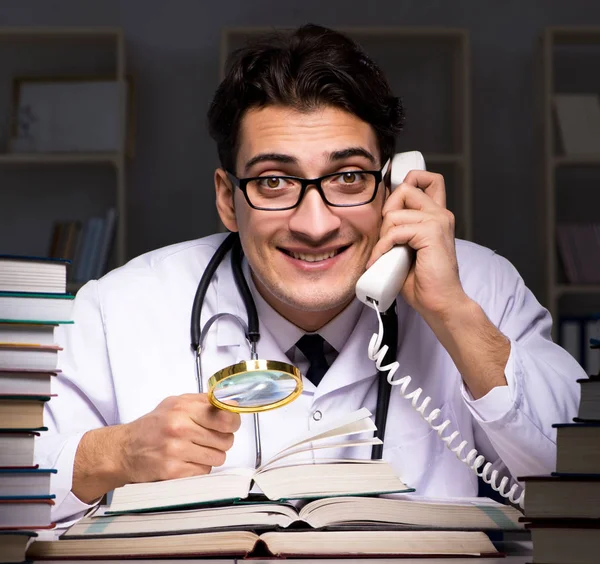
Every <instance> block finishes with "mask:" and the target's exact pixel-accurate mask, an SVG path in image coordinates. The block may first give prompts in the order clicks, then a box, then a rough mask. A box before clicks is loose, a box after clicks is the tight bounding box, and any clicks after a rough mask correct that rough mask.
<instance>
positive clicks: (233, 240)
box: [191, 233, 398, 468]
mask: <svg viewBox="0 0 600 564" xmlns="http://www.w3.org/2000/svg"><path fill="white" fill-rule="evenodd" d="M228 252H231V267H232V271H233V278H234V280H235V284H236V287H237V289H238V291H239V292H240V295H241V297H242V300H243V302H244V307H245V309H246V316H247V318H248V321H247V323H246V322H245V321H244V320H243V319H242V318H240V317H239V316H237V315H234V314H232V313H227V312H223V313H217V314H215V315H213V316H212V317H211V318H210V319H209V320H208V321H207V322H206V323H205V325H204V327H201V313H202V305H203V303H204V299H205V297H206V293H207V291H208V287H209V285H210V283H211V280H212V278H213V277H214V275H215V273H216V271H217V268H218V267H219V265H220V264H221V263H222V262H223V260H224V258H225V256H226V255H227V253H228ZM242 259H243V251H242V245H241V243H240V238H239V235H238V234H237V233H230V234H229V235H228V236H227V237H226V238H225V239H224V240H223V242H222V243H221V245H220V246H219V248H218V249H217V250H216V251H215V253H214V255H213V256H212V258H211V259H210V261H209V263H208V265H207V267H206V269H205V271H204V273H203V275H202V278H201V279H200V283H199V284H198V288H197V290H196V295H195V296H194V304H193V307H192V315H191V341H192V343H191V346H192V351H193V352H194V354H195V364H196V381H197V385H198V391H199V392H200V393H203V392H204V385H203V382H202V365H201V353H202V346H203V344H204V339H205V338H206V335H207V333H208V331H209V330H210V328H211V326H212V325H213V324H214V323H215V321H217V320H218V319H221V318H223V317H229V318H231V319H233V320H235V321H236V322H237V323H239V324H240V326H241V327H242V328H243V330H244V334H245V336H246V340H247V341H248V345H249V347H250V360H245V361H241V362H238V363H237V364H234V365H232V366H227V367H226V368H223V369H222V370H219V371H218V372H217V373H216V374H214V375H212V376H211V377H210V378H209V380H208V399H209V401H210V402H211V404H213V405H214V406H216V407H218V408H219V409H224V410H226V411H232V412H236V413H253V415H254V442H255V446H256V463H255V466H256V468H258V467H259V466H260V464H261V459H262V446H261V437H260V421H259V417H258V415H259V413H260V412H262V411H267V410H271V409H275V408H278V407H281V406H283V405H286V404H288V403H290V402H291V401H293V400H295V399H296V398H297V397H298V396H299V395H300V394H301V393H302V375H301V374H300V371H299V370H298V369H297V368H296V367H295V366H293V365H292V364H288V363H285V362H280V361H275V360H261V359H259V358H258V354H257V352H256V347H257V344H258V341H259V339H260V331H259V321H258V313H257V311H256V304H255V303H254V299H253V298H252V293H251V292H250V288H249V287H248V283H247V282H246V279H245V278H244V273H243V270H242ZM381 317H382V321H383V326H384V335H385V341H386V343H385V344H387V345H388V347H389V349H388V352H387V354H386V356H385V358H384V359H383V360H384V362H385V363H388V362H393V361H394V360H395V359H396V353H397V348H398V345H397V342H398V318H397V313H396V306H395V304H393V305H392V306H391V307H390V309H389V310H388V311H386V312H385V313H384V314H382V316H381ZM377 378H378V389H377V405H376V410H375V425H376V427H377V431H376V433H375V436H376V437H377V438H379V439H381V444H377V445H373V447H372V450H371V458H372V459H374V460H375V459H380V458H382V455H383V440H384V435H385V425H386V420H387V414H388V408H389V398H390V390H391V386H390V384H389V383H388V380H387V371H385V372H384V371H381V370H378V373H377Z"/></svg>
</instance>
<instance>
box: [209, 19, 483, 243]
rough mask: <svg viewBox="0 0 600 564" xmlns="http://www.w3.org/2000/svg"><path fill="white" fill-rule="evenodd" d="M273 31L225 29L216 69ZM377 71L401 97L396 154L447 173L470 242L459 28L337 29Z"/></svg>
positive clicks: (464, 61)
mask: <svg viewBox="0 0 600 564" xmlns="http://www.w3.org/2000/svg"><path fill="white" fill-rule="evenodd" d="M275 29H278V30H281V29H284V28H271V27H229V28H224V29H223V30H222V33H221V46H220V60H219V70H220V79H221V80H222V79H223V76H224V67H225V61H226V59H227V56H228V54H229V53H230V52H231V51H233V50H235V49H237V48H239V47H242V46H244V44H245V43H246V42H247V41H248V40H250V39H252V38H255V37H257V36H259V35H262V34H264V33H270V32H273V31H274V30H275ZM336 29H337V30H338V31H340V32H342V33H345V34H346V35H348V36H350V37H351V38H352V39H354V40H355V41H357V42H358V43H359V44H360V45H362V47H363V48H364V49H365V50H366V52H367V53H368V54H369V55H370V56H371V57H372V58H373V59H374V60H375V61H376V62H377V63H378V64H379V65H380V66H381V68H382V69H383V71H384V73H385V74H386V76H387V77H388V80H389V82H390V85H391V87H392V89H393V91H394V93H395V94H396V95H397V96H400V97H401V99H402V101H403V104H404V106H405V111H406V123H405V126H404V130H403V131H402V132H401V133H400V135H399V136H398V139H397V143H396V150H397V151H398V152H400V151H410V150H419V151H421V152H422V153H423V155H424V157H425V162H426V164H427V168H428V170H431V171H434V172H439V173H441V174H443V175H444V179H445V181H446V189H447V204H448V208H449V209H450V210H451V211H452V212H453V213H454V215H455V217H456V236H457V237H459V238H463V239H472V236H473V229H472V211H471V206H472V196H471V102H470V96H471V71H470V48H469V35H468V32H467V31H466V30H464V29H451V28H434V27H338V28H336Z"/></svg>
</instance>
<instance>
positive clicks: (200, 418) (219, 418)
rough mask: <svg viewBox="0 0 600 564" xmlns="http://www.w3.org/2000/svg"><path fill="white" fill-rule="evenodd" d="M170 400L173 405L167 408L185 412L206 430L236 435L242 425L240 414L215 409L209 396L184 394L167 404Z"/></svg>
mask: <svg viewBox="0 0 600 564" xmlns="http://www.w3.org/2000/svg"><path fill="white" fill-rule="evenodd" d="M169 400H171V401H172V405H168V406H167V408H169V409H173V410H180V411H184V412H185V413H187V414H188V415H189V417H190V418H191V419H192V421H194V423H196V424H197V425H200V426H201V427H204V428H205V429H212V430H213V431H219V432H220V433H235V432H236V431H237V430H238V429H239V428H240V426H241V424H242V419H241V417H240V414H239V413H232V412H230V411H224V410H223V409H218V408H217V407H214V406H213V405H212V404H211V403H210V402H209V401H208V396H207V394H183V395H181V396H176V397H173V398H167V400H165V402H167V401H169ZM163 403H164V402H163Z"/></svg>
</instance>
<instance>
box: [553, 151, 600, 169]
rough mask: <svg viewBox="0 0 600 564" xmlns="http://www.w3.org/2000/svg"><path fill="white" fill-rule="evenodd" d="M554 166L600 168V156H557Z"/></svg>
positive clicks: (554, 159)
mask: <svg viewBox="0 0 600 564" xmlns="http://www.w3.org/2000/svg"><path fill="white" fill-rule="evenodd" d="M552 163H553V165H554V166H557V167H558V166H600V154H599V155H557V156H555V157H554V158H553V159H552Z"/></svg>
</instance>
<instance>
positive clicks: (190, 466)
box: [72, 394, 241, 503]
mask: <svg viewBox="0 0 600 564" xmlns="http://www.w3.org/2000/svg"><path fill="white" fill-rule="evenodd" d="M240 424H241V419H240V416H239V414H237V413H230V412H227V411H222V410H220V409H217V408H215V407H214V406H212V405H211V404H210V403H209V401H208V398H207V396H206V394H185V395H182V396H176V397H169V398H167V399H165V400H163V401H162V402H161V403H160V404H159V405H158V406H157V407H156V408H155V409H154V410H153V411H151V412H150V413H148V414H146V415H144V416H142V417H140V418H139V419H136V420H135V421H132V422H131V423H127V424H123V425H116V426H114V427H105V428H103V429H96V430H94V431H89V432H87V433H86V434H85V435H84V436H83V438H82V439H81V442H80V443H79V447H78V449H77V454H76V456H75V467H74V472H73V486H72V491H73V493H74V494H75V495H76V496H77V497H78V498H79V499H81V500H82V501H84V502H88V503H89V502H90V501H93V500H94V499H97V498H98V497H100V496H101V495H103V494H104V493H106V492H107V491H109V490H111V489H113V488H115V487H119V486H122V485H125V484H129V483H133V482H152V481H157V480H168V479H172V478H184V477H188V476H196V475H200V474H208V473H209V472H210V471H211V468H212V467H214V466H221V465H222V464H223V463H224V462H225V457H226V452H227V451H228V450H229V449H230V448H231V447H232V445H233V437H234V435H233V433H235V431H237V430H238V429H239V427H240Z"/></svg>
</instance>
